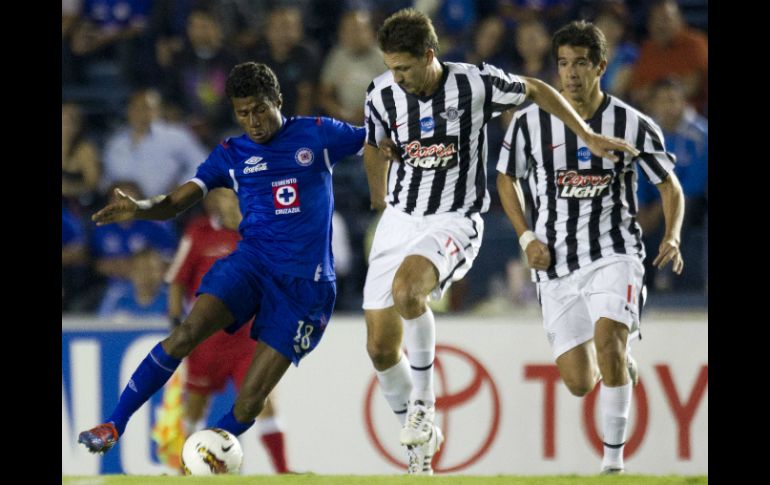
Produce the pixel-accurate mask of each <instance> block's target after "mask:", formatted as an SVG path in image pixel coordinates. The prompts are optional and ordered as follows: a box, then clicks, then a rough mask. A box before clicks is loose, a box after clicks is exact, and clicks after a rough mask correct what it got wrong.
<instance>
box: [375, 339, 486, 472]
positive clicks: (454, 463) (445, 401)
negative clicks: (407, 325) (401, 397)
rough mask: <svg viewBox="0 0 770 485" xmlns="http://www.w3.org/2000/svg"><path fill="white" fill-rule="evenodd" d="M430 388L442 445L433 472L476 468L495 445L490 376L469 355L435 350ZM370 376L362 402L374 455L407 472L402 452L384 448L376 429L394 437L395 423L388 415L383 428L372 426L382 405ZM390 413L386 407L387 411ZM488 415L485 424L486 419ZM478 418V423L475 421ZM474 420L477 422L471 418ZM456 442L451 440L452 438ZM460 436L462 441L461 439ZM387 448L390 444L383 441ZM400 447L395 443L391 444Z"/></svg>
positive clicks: (448, 348) (451, 349)
mask: <svg viewBox="0 0 770 485" xmlns="http://www.w3.org/2000/svg"><path fill="white" fill-rule="evenodd" d="M433 364H434V370H435V372H434V388H435V391H436V421H435V422H436V424H437V425H438V426H439V427H440V428H441V429H442V431H443V432H444V436H445V437H446V441H445V442H444V444H443V446H442V447H441V451H439V452H438V453H436V455H435V457H434V458H433V469H434V471H435V472H437V473H449V472H454V471H458V470H462V469H464V468H467V467H469V466H471V465H473V464H474V463H476V462H477V461H478V460H479V459H480V458H481V457H482V456H484V454H486V452H487V451H488V450H489V448H490V446H492V443H493V442H494V441H495V437H496V436H497V431H498V428H499V423H500V397H499V394H498V392H497V386H495V382H494V380H493V379H492V376H491V375H490V374H489V372H488V371H487V370H486V369H485V368H484V366H483V365H482V364H481V363H480V362H479V361H478V360H477V359H476V358H475V357H473V356H472V355H471V354H469V353H468V352H466V351H464V350H461V349H459V348H457V347H453V346H450V345H436V356H435V360H434V361H433ZM377 388H378V385H377V376H376V375H373V376H372V379H371V380H370V382H369V386H368V388H367V390H366V397H365V400H364V420H365V425H366V431H367V433H368V435H369V438H370V439H371V440H372V443H373V444H374V447H375V448H376V449H377V452H378V453H379V454H380V455H381V456H382V457H383V458H384V459H385V460H386V461H388V462H390V463H391V464H393V465H394V466H396V467H398V468H400V469H404V468H406V458H405V452H404V451H403V450H404V447H402V446H399V449H400V451H399V452H398V454H396V453H394V452H393V449H394V447H393V446H387V447H386V446H385V445H383V440H381V439H380V434H382V431H381V429H380V428H385V427H386V426H387V427H392V428H393V430H394V433H395V434H394V436H397V431H398V425H397V421H396V420H395V419H394V418H393V417H392V412H390V413H389V414H390V416H388V417H387V420H388V421H387V422H386V423H380V422H379V421H380V420H379V419H378V422H377V423H376V424H377V426H376V425H375V416H374V412H373V411H374V410H373V407H374V406H375V405H377V406H379V405H385V406H387V404H385V400H384V399H383V398H382V395H381V394H380V393H379V392H376V389H377ZM388 409H389V408H388ZM486 416H489V419H487V418H486ZM479 417H481V418H482V419H478V418H479ZM474 418H476V419H474ZM453 437H454V439H453ZM460 437H462V440H461V439H460ZM385 441H386V442H387V443H388V444H389V445H390V444H391V441H394V440H392V439H387V440H385ZM394 442H395V444H398V438H396V439H395V441H394Z"/></svg>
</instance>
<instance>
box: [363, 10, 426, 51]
mask: <svg viewBox="0 0 770 485" xmlns="http://www.w3.org/2000/svg"><path fill="white" fill-rule="evenodd" d="M377 42H378V43H379V45H380V50H381V51H382V52H387V53H392V52H408V53H409V54H411V55H413V56H414V57H422V56H423V55H424V54H425V53H426V52H428V49H433V51H434V52H438V49H439V46H438V36H437V35H436V30H435V29H434V28H433V22H431V20H430V18H429V17H428V16H427V15H425V14H424V13H422V12H420V11H419V10H415V9H413V8H405V9H402V10H399V11H398V12H396V13H394V14H393V15H391V16H390V17H388V18H387V19H386V20H385V22H384V23H383V24H382V27H380V30H379V31H378V32H377Z"/></svg>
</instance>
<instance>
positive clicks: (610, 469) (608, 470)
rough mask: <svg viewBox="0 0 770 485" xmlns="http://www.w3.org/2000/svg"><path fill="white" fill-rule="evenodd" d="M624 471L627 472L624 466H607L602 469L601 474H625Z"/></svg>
mask: <svg viewBox="0 0 770 485" xmlns="http://www.w3.org/2000/svg"><path fill="white" fill-rule="evenodd" d="M624 473H626V470H625V469H624V468H613V467H610V466H606V467H604V468H602V471H601V473H599V475H623V474H624Z"/></svg>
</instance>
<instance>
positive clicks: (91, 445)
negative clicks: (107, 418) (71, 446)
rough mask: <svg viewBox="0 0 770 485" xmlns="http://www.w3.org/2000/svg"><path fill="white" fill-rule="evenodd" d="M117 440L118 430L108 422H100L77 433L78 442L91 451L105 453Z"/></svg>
mask: <svg viewBox="0 0 770 485" xmlns="http://www.w3.org/2000/svg"><path fill="white" fill-rule="evenodd" d="M117 442H118V430H117V429H115V425H114V424H112V423H111V422H110V423H104V424H100V425H99V426H96V427H95V428H91V429H89V430H88V431H83V432H82V433H80V435H78V443H83V444H84V445H85V446H86V448H88V451H90V452H91V453H102V454H104V453H106V452H107V451H109V450H110V448H112V447H113V446H115V443H117Z"/></svg>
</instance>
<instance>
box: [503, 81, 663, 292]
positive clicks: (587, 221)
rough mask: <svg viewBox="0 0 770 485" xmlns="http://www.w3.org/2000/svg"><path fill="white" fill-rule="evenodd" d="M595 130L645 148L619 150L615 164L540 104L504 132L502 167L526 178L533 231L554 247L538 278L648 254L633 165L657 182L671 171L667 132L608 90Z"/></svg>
mask: <svg viewBox="0 0 770 485" xmlns="http://www.w3.org/2000/svg"><path fill="white" fill-rule="evenodd" d="M586 121H587V123H588V124H589V125H590V126H591V128H592V129H593V130H594V131H595V132H596V133H601V134H603V135H606V136H614V137H618V138H623V139H625V140H627V141H628V142H629V143H631V144H633V145H634V146H635V147H636V148H637V149H638V150H639V151H640V152H641V153H640V155H639V156H638V157H636V158H633V159H632V158H631V157H630V156H629V155H628V154H626V153H622V154H621V155H620V156H621V161H620V162H618V163H617V164H616V163H613V162H611V161H609V160H606V159H604V158H600V157H598V156H596V155H593V154H592V153H591V152H590V151H589V150H588V148H587V147H586V144H585V142H583V140H581V139H580V138H578V136H577V135H576V134H575V133H574V132H572V131H571V130H569V129H568V128H567V127H566V126H565V125H564V123H563V122H562V121H561V120H559V119H558V118H556V117H555V116H552V115H550V114H549V113H547V112H545V111H543V110H542V109H540V108H539V107H538V106H536V105H532V106H529V107H527V108H525V109H523V110H521V111H520V112H518V113H516V114H515V115H514V118H513V120H511V124H510V125H509V127H508V131H507V132H506V134H505V139H504V141H503V146H502V148H501V149H500V158H499V161H498V163H497V171H498V172H502V173H505V174H507V175H510V176H512V177H516V178H527V181H528V183H529V188H530V193H531V194H532V198H533V200H534V206H535V207H534V210H533V211H532V215H533V219H534V220H533V222H532V225H533V226H534V232H535V234H536V235H537V237H538V239H539V240H541V241H543V242H545V243H546V244H547V245H548V248H549V250H550V252H551V266H550V267H549V268H548V270H546V271H540V270H533V280H534V281H542V280H549V279H553V278H558V277H561V276H565V275H567V274H569V273H571V272H573V271H575V270H577V269H579V268H581V267H584V266H586V265H588V264H590V263H592V262H594V261H596V260H598V259H600V258H602V257H606V256H609V255H611V254H629V255H636V256H638V257H639V258H640V260H641V259H644V255H645V252H644V245H643V244H642V231H641V228H640V227H639V224H637V222H636V210H637V200H636V184H637V179H636V171H635V170H634V165H633V164H634V162H638V163H639V166H640V167H641V169H642V170H644V172H645V173H646V174H647V176H648V177H649V178H650V181H651V182H652V183H654V184H658V183H660V182H662V181H663V180H664V179H666V177H668V174H669V173H671V172H672V171H673V169H674V163H675V162H676V158H675V156H674V155H673V154H671V153H668V152H666V148H665V145H664V142H663V133H662V132H661V130H660V128H659V127H658V125H656V124H655V122H653V121H652V120H651V119H650V118H649V117H648V116H646V115H644V114H642V113H641V112H639V111H637V110H636V109H634V108H632V107H631V106H629V105H628V104H626V103H624V102H623V101H621V100H619V99H617V98H615V97H613V96H610V95H608V94H605V95H604V99H603V101H602V104H601V105H600V106H599V109H597V110H596V113H595V114H594V116H593V118H591V119H590V120H586Z"/></svg>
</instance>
